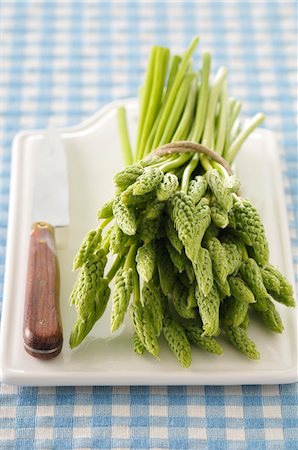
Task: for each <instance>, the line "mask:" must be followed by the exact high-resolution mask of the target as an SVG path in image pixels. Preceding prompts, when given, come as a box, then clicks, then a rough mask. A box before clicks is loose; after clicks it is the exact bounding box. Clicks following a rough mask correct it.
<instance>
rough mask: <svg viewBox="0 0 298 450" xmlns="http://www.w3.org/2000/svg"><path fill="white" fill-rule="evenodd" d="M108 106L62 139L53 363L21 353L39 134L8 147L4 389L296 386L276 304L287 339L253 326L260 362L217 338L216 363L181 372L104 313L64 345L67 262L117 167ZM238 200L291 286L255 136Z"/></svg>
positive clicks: (198, 355) (289, 312)
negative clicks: (63, 214)
mask: <svg viewBox="0 0 298 450" xmlns="http://www.w3.org/2000/svg"><path fill="white" fill-rule="evenodd" d="M118 105H119V103H113V104H111V105H108V106H107V107H105V108H104V109H102V110H101V111H99V112H98V113H97V114H95V115H94V116H93V117H91V118H90V119H88V120H87V121H85V122H83V123H82V124H80V125H79V126H76V127H73V128H69V129H66V130H64V131H62V139H63V141H64V144H65V148H66V153H67V158H68V163H69V181H70V214H71V224H70V227H69V228H67V229H64V230H62V229H61V230H57V240H58V258H59V261H60V270H61V310H62V321H63V328H64V345H63V349H62V352H61V354H60V355H59V356H58V357H57V358H55V359H53V360H50V361H40V360H37V359H34V358H32V357H30V356H29V355H28V354H27V353H26V352H25V351H24V349H23V345H22V320H23V307H24V296H25V279H26V266H27V251H28V239H29V232H30V226H31V206H32V193H33V180H34V173H35V160H36V153H37V152H38V146H39V144H40V141H41V133H40V132H36V131H33V132H23V133H20V134H19V135H18V136H17V137H16V138H15V140H14V144H13V159H12V177H11V192H10V211H9V228H8V240H7V258H6V271H5V286H4V300H3V313H2V330H1V349H0V350H1V373H2V381H3V382H5V383H9V384H16V385H31V386H50V385H175V384H179V385H181V384H184V385H189V384H192V385H204V384H209V385H225V384H228V385H232V384H261V383H266V384H267V383H290V382H294V381H297V379H298V376H297V315H296V311H295V310H293V309H288V308H286V307H284V306H282V305H277V307H278V310H279V311H280V313H281V315H282V318H283V322H284V326H285V331H284V333H283V334H281V335H277V334H274V333H271V332H270V331H267V330H266V329H265V328H264V326H262V325H261V324H260V323H258V322H257V323H251V325H250V327H249V335H250V337H251V338H252V339H254V340H255V342H256V343H257V346H258V349H259V351H260V353H261V360H260V361H258V362H255V361H250V360H248V359H247V358H246V357H245V356H243V355H242V354H240V353H239V352H237V351H236V350H235V349H234V348H233V347H231V346H230V345H229V344H228V343H226V342H225V341H224V340H221V339H219V340H220V342H221V343H222V346H223V349H224V354H223V355H222V356H220V357H218V356H214V355H210V354H207V353H204V352H203V351H201V350H199V349H196V348H194V349H193V361H192V365H191V367H190V368H188V369H183V368H181V367H180V366H179V364H178V362H177V361H176V359H175V357H174V356H173V355H172V353H171V352H170V350H169V349H168V348H167V347H166V346H165V345H162V348H161V355H160V361H157V360H155V359H154V358H153V357H151V356H150V355H149V354H147V355H144V356H142V357H140V356H138V355H136V354H135V353H134V352H133V347H132V330H131V326H130V323H129V321H127V322H126V323H125V325H124V326H123V327H122V328H121V330H119V331H118V332H116V333H114V334H113V335H111V333H110V331H109V323H110V309H109V308H108V310H107V311H106V313H105V315H104V316H103V317H102V318H101V320H100V321H99V322H97V323H96V325H95V326H94V328H93V330H92V331H91V333H90V335H89V336H88V338H87V339H86V340H85V341H84V343H83V344H82V345H81V346H80V347H79V348H77V349H76V350H72V351H71V350H70V349H69V347H68V338H69V334H70V330H71V328H72V326H73V324H74V321H75V311H74V308H70V306H69V304H68V298H69V294H70V291H71V288H72V284H73V282H74V280H75V277H76V274H75V273H73V272H72V260H73V257H74V255H75V253H76V251H77V250H78V248H79V246H80V244H81V241H82V239H83V237H84V235H85V234H86V232H87V231H89V229H91V228H94V227H95V226H96V225H97V220H96V216H97V210H98V209H99V207H100V206H101V205H102V204H103V202H105V201H106V200H107V199H108V198H110V197H111V196H112V195H113V191H114V188H113V175H114V174H115V172H116V171H117V170H119V169H121V167H122V158H121V150H120V143H119V139H118V135H117V120H116V109H117V106H118ZM125 106H126V107H127V114H128V122H129V128H130V132H131V137H132V142H134V141H135V135H136V124H137V104H136V101H135V100H128V101H125ZM237 173H238V175H239V177H240V179H241V181H242V193H243V195H245V196H247V197H248V198H250V199H251V200H252V201H253V202H254V204H255V205H256V207H257V208H258V209H259V211H260V213H261V216H262V218H263V221H264V224H265V228H266V231H267V235H268V240H269V243H270V248H271V262H272V263H273V264H275V265H276V266H277V267H278V268H279V269H280V270H281V271H282V272H283V273H284V274H285V275H286V276H287V277H288V278H289V279H290V280H291V281H293V269H292V257H291V252H290V244H289V232H288V227H287V221H286V211H285V201H284V197H283V186H282V182H281V176H280V172H279V161H278V156H277V147H276V143H275V139H274V136H273V135H272V133H270V132H269V131H266V130H258V131H256V132H255V133H254V134H253V135H252V136H251V138H250V139H249V140H248V141H247V143H246V144H245V146H244V147H243V149H242V151H241V154H240V156H239V158H238V161H237Z"/></svg>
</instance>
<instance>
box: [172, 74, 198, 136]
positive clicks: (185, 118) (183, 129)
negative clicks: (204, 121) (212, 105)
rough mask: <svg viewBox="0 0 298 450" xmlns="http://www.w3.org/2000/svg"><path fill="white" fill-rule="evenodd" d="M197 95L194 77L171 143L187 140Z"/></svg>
mask: <svg viewBox="0 0 298 450" xmlns="http://www.w3.org/2000/svg"><path fill="white" fill-rule="evenodd" d="M197 93H198V86H197V80H196V77H193V80H192V82H191V85H190V88H189V94H188V97H187V100H186V105H185V108H184V111H183V114H182V117H181V119H180V121H179V124H178V127H177V129H176V131H175V133H174V136H173V137H172V142H173V141H181V140H183V139H187V136H188V133H189V129H190V126H191V123H192V121H193V114H194V109H195V104H196V98H197Z"/></svg>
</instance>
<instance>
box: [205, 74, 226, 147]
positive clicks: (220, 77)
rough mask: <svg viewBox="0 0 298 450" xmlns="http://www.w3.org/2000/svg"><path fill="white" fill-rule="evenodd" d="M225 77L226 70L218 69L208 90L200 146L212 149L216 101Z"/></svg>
mask: <svg viewBox="0 0 298 450" xmlns="http://www.w3.org/2000/svg"><path fill="white" fill-rule="evenodd" d="M226 75H227V69H226V68H225V67H220V69H219V70H218V72H217V76H216V78H215V80H214V84H213V86H212V87H211V90H210V96H209V102H208V109H207V116H206V123H205V129H204V133H203V138H202V144H203V145H205V146H206V147H210V148H212V145H211V144H212V140H213V139H214V119H215V113H216V105H217V100H218V97H219V95H220V92H221V90H222V87H223V84H224V82H225V79H226Z"/></svg>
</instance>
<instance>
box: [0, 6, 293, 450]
mask: <svg viewBox="0 0 298 450" xmlns="http://www.w3.org/2000/svg"><path fill="white" fill-rule="evenodd" d="M296 5H297V4H296V2H295V1H280V2H279V1H277V2H276V1H271V2H268V1H267V2H266V1H258V2H257V1H249V2H247V1H241V2H231V1H230V2H213V1H210V2H200V1H196V2H189V1H172V2H170V1H168V2H165V1H163V2H149V1H146V2H145V1H143V2H141V1H133V2H132V1H131V2H129V1H117V2H116V1H110V2H104V1H100V0H99V1H85V2H80V1H76V2H75V1H72V2H70V1H66V0H64V1H58V0H57V1H51V2H47V1H39V2H38V1H31V2H23V1H4V0H2V2H1V3H0V33H1V34H0V283H1V287H0V291H1V292H2V285H3V271H4V265H5V245H6V230H7V209H8V202H9V179H10V159H11V141H12V138H13V136H14V135H15V134H16V133H17V132H18V131H19V130H21V129H28V128H41V127H45V126H46V123H47V120H48V118H49V117H50V116H54V117H55V118H56V119H57V120H58V122H59V124H60V125H61V126H68V125H71V124H76V123H78V122H80V121H81V120H82V119H84V118H86V117H88V116H89V115H91V114H92V113H94V112H95V111H97V110H98V109H99V108H100V107H101V106H103V105H105V104H106V103H108V102H110V101H112V100H115V99H119V98H126V97H132V96H135V95H136V93H137V89H138V86H139V85H140V82H141V80H142V77H143V73H144V69H145V65H146V61H147V56H148V52H149V49H150V47H151V46H152V45H153V44H161V45H166V46H169V47H170V48H171V49H173V50H175V51H177V52H181V51H183V50H184V49H185V48H186V46H187V45H188V44H189V42H190V40H191V38H192V37H193V36H194V35H195V34H198V35H199V36H200V37H201V44H200V51H202V49H204V50H207V49H208V50H210V51H211V52H212V54H213V67H218V66H219V65H225V66H227V67H228V69H229V89H230V93H231V94H233V95H234V96H236V97H237V98H239V99H241V100H242V101H243V105H244V110H243V113H244V114H247V115H252V114H254V113H256V112H258V111H262V112H264V113H265V114H266V116H267V120H266V127H267V128H269V129H271V130H273V131H274V132H275V133H276V134H277V137H278V139H279V140H280V143H281V146H280V150H279V151H280V156H281V160H282V167H281V170H282V173H283V180H284V189H285V193H286V201H287V213H288V222H289V225H290V230H291V244H292V249H293V264H294V266H295V268H296V269H297V265H298V258H297V255H298V234H297V225H298V205H297V193H298V192H297V142H296V121H295V119H296V110H295V109H296V106H297V103H296V102H297V98H296V92H297V91H296V89H297V85H296V77H297V46H296V39H297V29H296V25H297V6H296ZM296 273H297V271H296ZM296 281H297V280H296ZM297 403H298V391H297V385H293V384H292V385H280V386H278V385H273V386H231V387H229V386H227V387H222V386H217V387H202V386H188V387H185V386H178V387H164V386H161V387H48V388H34V387H32V388H30V387H26V388H22V387H20V388H17V387H11V386H7V385H2V386H1V388H0V448H1V449H20V450H26V449H30V450H31V449H57V450H60V449H89V448H97V449H115V450H116V449H177V450H182V449H186V450H190V449H196V450H197V449H235V450H241V449H256V450H257V449H276V450H277V449H288V450H294V449H297V448H298V435H297V428H298V420H297V417H298V408H297Z"/></svg>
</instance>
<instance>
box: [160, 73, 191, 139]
mask: <svg viewBox="0 0 298 450" xmlns="http://www.w3.org/2000/svg"><path fill="white" fill-rule="evenodd" d="M194 76H195V75H194V74H188V75H186V76H185V78H184V80H183V82H182V83H181V86H180V89H179V91H178V94H177V97H176V99H175V102H174V105H173V108H172V110H171V112H170V113H169V116H168V120H167V123H166V124H165V127H164V130H163V134H162V136H161V138H160V140H159V141H157V139H156V137H155V140H154V143H153V147H154V148H156V147H159V146H161V145H162V144H165V143H167V142H171V140H172V138H173V134H174V133H175V130H176V128H177V125H178V124H179V121H180V118H181V115H182V112H183V109H184V107H185V104H186V101H187V97H188V93H189V89H190V86H191V83H192V81H193V79H194Z"/></svg>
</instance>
